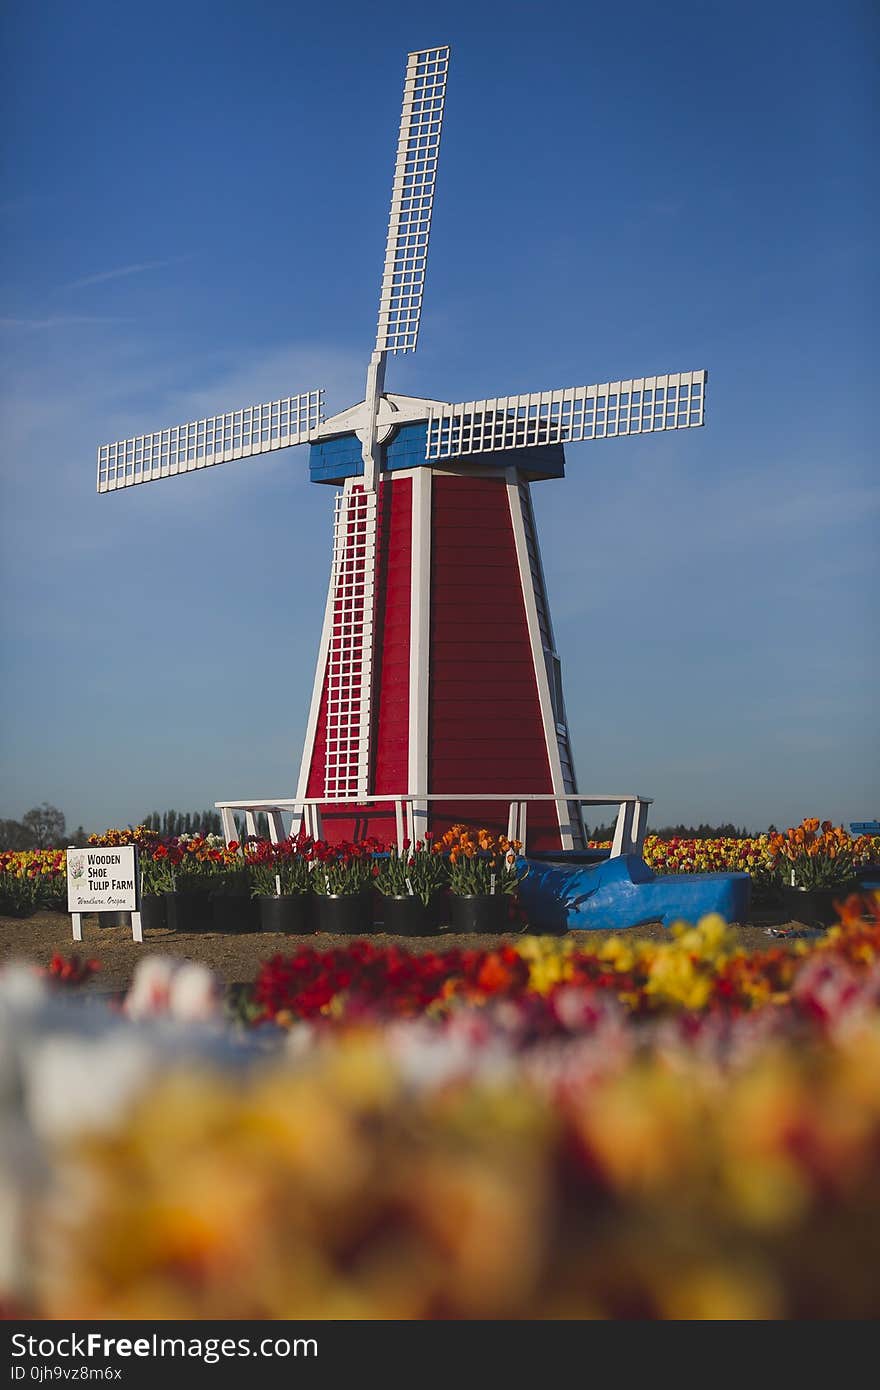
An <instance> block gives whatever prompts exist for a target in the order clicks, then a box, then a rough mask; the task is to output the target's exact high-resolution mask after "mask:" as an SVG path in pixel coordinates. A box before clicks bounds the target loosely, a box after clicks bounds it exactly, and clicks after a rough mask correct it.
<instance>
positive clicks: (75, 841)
mask: <svg viewBox="0 0 880 1390" xmlns="http://www.w3.org/2000/svg"><path fill="white" fill-rule="evenodd" d="M67 839H68V841H69V842H70V844H72V845H77V846H79V845H86V844H88V841H89V832H88V831H87V830H86V829H84V827H83V826H81V825H78V826H77V827H76V830H72V831H71V832H70V834H69V835H68V837H67Z"/></svg>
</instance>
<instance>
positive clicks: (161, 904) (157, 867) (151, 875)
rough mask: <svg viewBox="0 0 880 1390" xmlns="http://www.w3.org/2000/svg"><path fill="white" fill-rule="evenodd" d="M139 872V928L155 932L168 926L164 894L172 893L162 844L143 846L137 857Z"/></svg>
mask: <svg viewBox="0 0 880 1390" xmlns="http://www.w3.org/2000/svg"><path fill="white" fill-rule="evenodd" d="M138 863H139V865H140V870H141V927H142V928H143V930H144V931H155V930H156V928H157V927H166V926H167V925H168V916H167V913H166V909H165V894H166V893H167V892H170V891H173V886H174V885H173V877H172V871H171V864H170V862H169V860H168V850H167V848H166V846H165V845H164V844H162V843H156V844H153V845H146V846H144V847H143V848H142V849H141V851H140V853H139V855H138Z"/></svg>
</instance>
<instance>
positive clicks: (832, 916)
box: [782, 881, 858, 927]
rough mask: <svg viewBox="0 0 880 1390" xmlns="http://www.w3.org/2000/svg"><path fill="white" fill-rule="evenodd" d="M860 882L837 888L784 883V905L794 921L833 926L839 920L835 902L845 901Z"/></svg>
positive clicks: (809, 924) (856, 890)
mask: <svg viewBox="0 0 880 1390" xmlns="http://www.w3.org/2000/svg"><path fill="white" fill-rule="evenodd" d="M857 892H858V884H857V883H856V882H855V881H853V882H852V883H841V884H840V885H839V886H838V887H836V888H792V887H791V886H790V885H789V884H783V885H782V906H783V909H784V910H785V912H786V913H787V914H788V916H789V918H790V920H791V921H792V922H803V924H804V926H806V927H833V926H834V923H835V922H836V921H837V920H838V917H837V910H836V908H835V906H834V904H835V902H843V901H844V899H845V898H848V897H849V895H850V893H857Z"/></svg>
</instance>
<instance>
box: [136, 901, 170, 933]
mask: <svg viewBox="0 0 880 1390" xmlns="http://www.w3.org/2000/svg"><path fill="white" fill-rule="evenodd" d="M167 924H168V916H167V913H166V910H165V894H164V893H144V894H143V896H142V898H141V929H142V930H143V931H156V930H157V929H158V928H159V927H165V926H167Z"/></svg>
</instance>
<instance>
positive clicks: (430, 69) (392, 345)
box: [376, 47, 449, 352]
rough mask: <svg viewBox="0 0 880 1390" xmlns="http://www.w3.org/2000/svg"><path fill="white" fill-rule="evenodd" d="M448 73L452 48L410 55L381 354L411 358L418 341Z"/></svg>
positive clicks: (381, 305) (383, 295)
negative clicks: (409, 353)
mask: <svg viewBox="0 0 880 1390" xmlns="http://www.w3.org/2000/svg"><path fill="white" fill-rule="evenodd" d="M448 70H449V48H448V47H443V48H424V49H422V50H421V51H420V52H418V53H410V54H409V58H408V61H407V65H406V79H405V81H404V85H403V110H402V112H401V116H400V134H399V136H398V140H397V163H396V165H395V167H394V183H393V185H392V189H391V217H390V220H389V223H388V241H387V243H386V246H385V267H384V270H383V272H382V293H381V296H380V299H379V330H378V333H377V335H376V348H377V350H378V351H380V352H412V351H414V349H415V346H416V340H417V338H418V335H419V318H420V316H421V312H422V293H423V290H424V287H425V265H426V263H427V258H428V238H429V236H430V233H431V210H432V208H433V206H434V187H435V184H436V179H437V155H438V152H439V149H440V130H441V127H442V124H443V106H444V102H445V100H446V75H447V72H448Z"/></svg>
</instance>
